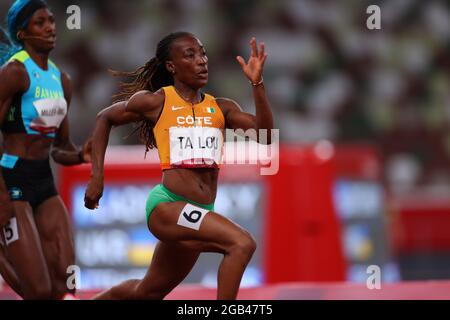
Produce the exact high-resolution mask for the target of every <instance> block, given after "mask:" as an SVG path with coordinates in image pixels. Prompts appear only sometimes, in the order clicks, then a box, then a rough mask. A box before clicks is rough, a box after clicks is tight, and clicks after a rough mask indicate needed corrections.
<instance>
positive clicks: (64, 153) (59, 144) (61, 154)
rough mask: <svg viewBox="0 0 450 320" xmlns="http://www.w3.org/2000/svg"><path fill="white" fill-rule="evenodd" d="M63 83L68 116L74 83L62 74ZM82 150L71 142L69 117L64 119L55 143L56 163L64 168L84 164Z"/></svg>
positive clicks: (52, 152) (53, 156) (54, 157)
mask: <svg viewBox="0 0 450 320" xmlns="http://www.w3.org/2000/svg"><path fill="white" fill-rule="evenodd" d="M61 82H62V86H63V89H64V98H65V99H66V102H67V114H68V113H69V106H70V101H71V99H72V83H71V80H70V78H69V77H68V76H67V75H66V74H65V73H61ZM82 151H83V150H82V149H81V148H79V147H77V146H76V145H75V144H74V143H73V142H72V141H71V140H70V134H69V119H68V115H66V116H65V117H64V120H63V121H62V123H61V125H60V126H59V129H58V131H57V133H56V137H55V141H54V142H53V147H52V151H51V155H52V158H53V160H55V162H56V163H59V164H62V165H64V166H73V165H77V164H80V163H82V162H83V159H82V155H83V154H82Z"/></svg>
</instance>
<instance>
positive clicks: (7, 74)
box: [0, 61, 30, 226]
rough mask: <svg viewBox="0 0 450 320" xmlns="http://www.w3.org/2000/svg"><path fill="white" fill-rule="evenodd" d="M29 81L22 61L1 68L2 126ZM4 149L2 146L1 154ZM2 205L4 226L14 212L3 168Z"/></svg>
mask: <svg viewBox="0 0 450 320" xmlns="http://www.w3.org/2000/svg"><path fill="white" fill-rule="evenodd" d="M29 81H30V80H29V79H28V75H27V72H26V70H25V68H24V66H23V64H21V63H20V62H16V61H13V62H10V63H8V64H6V65H4V66H3V67H2V68H1V69H0V126H1V125H2V124H3V121H4V120H5V118H6V116H7V114H8V112H9V109H10V107H11V103H12V100H13V98H14V96H15V95H16V94H19V93H21V92H25V91H26V90H27V89H28V87H29V85H30V82H29ZM2 151H3V150H2V148H0V155H1V153H2ZM0 207H2V208H4V210H0V226H3V225H4V224H5V223H6V222H7V220H8V219H9V215H10V214H12V207H11V205H10V203H9V194H8V189H7V188H6V185H5V181H4V180H3V176H2V172H1V170H0Z"/></svg>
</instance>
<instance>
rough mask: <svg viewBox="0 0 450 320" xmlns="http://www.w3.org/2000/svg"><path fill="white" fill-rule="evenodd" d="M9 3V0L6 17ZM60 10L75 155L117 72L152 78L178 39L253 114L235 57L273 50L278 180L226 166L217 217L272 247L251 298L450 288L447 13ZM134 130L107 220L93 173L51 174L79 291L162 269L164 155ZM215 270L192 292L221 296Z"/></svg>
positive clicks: (257, 262)
mask: <svg viewBox="0 0 450 320" xmlns="http://www.w3.org/2000/svg"><path fill="white" fill-rule="evenodd" d="M11 3H12V1H11V0H7V1H2V2H1V3H0V13H1V17H5V16H6V12H7V9H8V8H9V5H10V4H11ZM48 3H49V4H50V6H51V8H52V10H53V12H54V13H55V17H56V20H57V32H58V42H57V47H56V49H55V51H54V52H53V54H52V56H51V58H52V59H53V60H54V61H55V62H56V63H57V64H58V65H59V66H60V67H61V68H62V69H63V70H65V71H66V72H68V73H69V74H70V75H71V77H72V80H73V85H74V95H73V99H72V106H71V111H70V115H69V116H70V124H71V135H72V137H73V140H74V141H75V142H77V143H79V144H80V143H82V142H83V141H84V140H85V139H86V138H87V137H88V136H89V135H90V133H91V131H92V128H93V125H94V123H95V116H96V114H97V113H98V112H99V111H100V110H101V109H102V108H104V107H106V106H108V105H109V104H110V103H111V96H112V95H113V94H114V92H116V90H117V85H118V80H117V79H114V78H113V77H111V76H110V75H109V74H108V69H115V70H133V69H135V68H137V67H138V66H141V65H143V64H144V63H145V62H146V61H147V60H148V59H149V58H151V57H152V56H153V53H154V51H155V46H156V43H157V42H158V40H159V39H160V38H162V37H163V36H164V35H166V34H167V33H169V32H172V31H178V30H186V31H190V32H192V33H194V34H196V35H197V36H198V37H199V38H200V39H201V40H202V42H203V43H204V45H205V46H206V49H207V54H208V57H209V69H210V81H209V84H208V86H207V88H206V89H205V91H207V92H210V93H211V94H213V95H215V96H224V97H229V98H232V99H234V100H236V101H238V102H239V103H240V105H241V106H242V107H243V109H244V110H246V111H248V112H252V113H253V112H254V106H253V102H252V95H251V88H250V86H249V85H248V82H247V80H246V79H245V77H244V76H243V74H242V72H241V70H240V68H239V65H238V64H237V62H236V61H235V59H234V57H235V56H236V55H238V54H239V55H243V56H244V57H245V56H247V55H248V53H249V49H248V40H249V39H250V37H251V36H256V38H257V40H259V41H264V42H265V43H266V48H267V51H268V54H269V57H268V60H267V63H266V66H265V73H264V79H265V83H266V88H267V91H268V95H269V98H270V101H271V104H272V109H273V114H274V117H275V124H276V127H277V128H280V137H281V149H280V172H279V174H278V175H276V176H273V177H262V176H260V175H259V174H258V171H257V170H255V168H254V167H253V168H252V167H248V166H243V167H242V168H232V167H229V168H227V169H225V170H224V172H225V173H224V174H223V180H222V181H223V183H222V184H221V187H220V189H219V195H218V205H217V211H219V212H222V213H223V214H225V215H227V216H229V217H230V218H232V219H234V220H235V221H237V222H239V223H241V224H243V225H244V226H245V227H247V228H248V229H249V230H250V231H251V232H252V233H253V234H254V235H255V236H256V237H257V239H258V242H259V244H260V245H259V248H258V251H257V253H256V255H255V257H254V258H253V260H252V263H251V265H250V267H249V269H248V270H247V272H246V274H245V277H244V280H243V286H244V287H245V286H250V287H252V286H262V285H271V284H279V283H286V282H292V283H297V284H298V283H311V282H312V283H317V282H329V281H333V282H334V281H345V282H349V283H360V284H362V285H363V286H364V287H365V283H366V280H367V277H368V276H369V275H368V273H367V267H368V266H369V265H378V266H380V268H381V275H382V281H383V283H389V282H394V283H399V282H400V281H405V280H439V279H440V280H442V279H448V278H449V277H450V236H449V232H448V230H450V219H449V218H450V201H449V200H448V199H449V197H448V196H449V195H450V170H449V166H448V164H449V156H450V135H449V133H450V131H449V129H448V127H449V126H448V123H449V121H450V91H449V90H448V89H449V85H450V72H449V71H450V70H449V68H450V46H449V43H450V42H449V38H450V6H449V4H448V3H447V2H446V1H426V2H425V1H419V0H391V1H375V0H373V1H360V0H355V1H351V0H348V1H347V0H345V1H328V0H321V1H313V0H290V1H289V0H280V1H270V0H265V1H264V0H262V1H256V0H253V1H252V0H215V1H201V0H167V1H166V0H159V1H150V0H149V1H144V0H132V1H123V0H113V1H65V0H63V1H61V0H59V1H53V0H48ZM72 4H76V5H78V6H79V7H80V8H81V30H68V29H67V28H66V19H67V18H68V17H69V14H67V13H66V8H67V7H68V6H69V5H72ZM371 4H376V5H379V6H380V8H381V25H382V29H381V30H368V29H367V27H366V19H367V18H368V16H369V15H368V14H367V13H366V8H367V7H368V6H369V5H371ZM131 130H132V127H131V126H128V127H123V128H118V129H115V130H113V132H112V134H111V138H110V145H115V146H117V147H116V148H112V149H111V153H110V156H109V158H108V159H109V161H110V168H109V169H107V170H110V178H111V180H110V181H109V183H108V181H107V185H106V190H105V196H104V198H103V201H102V208H101V209H100V210H99V211H98V212H96V213H95V214H92V213H91V212H88V211H87V210H84V209H83V207H82V197H83V193H84V185H85V182H86V181H85V180H83V179H85V178H86V177H87V173H88V167H86V166H85V167H81V168H71V169H69V170H65V169H64V170H63V168H61V167H56V166H55V167H54V168H55V172H56V173H57V178H58V181H59V185H60V191H61V193H62V195H63V196H64V197H65V200H66V201H67V203H68V207H69V210H70V211H71V214H72V216H73V219H74V227H75V234H76V245H77V257H78V261H77V263H78V265H79V266H80V267H81V270H82V274H81V287H82V289H86V290H91V289H96V288H103V287H108V286H110V285H112V284H114V283H117V282H118V281H120V280H122V279H125V278H129V277H132V276H139V275H141V274H142V272H143V271H144V270H145V267H146V265H147V264H148V261H149V259H150V257H151V251H152V246H153V245H154V239H153V238H152V237H151V236H150V235H149V234H148V233H147V232H146V229H145V220H144V213H143V206H144V201H145V200H144V199H145V196H146V193H147V190H148V189H149V187H151V186H152V185H153V184H155V183H157V182H158V180H159V173H158V171H157V164H156V160H155V154H151V155H150V156H149V157H148V159H146V160H144V159H143V153H144V147H136V146H134V145H136V144H138V143H139V141H138V139H137V137H135V136H131V137H129V138H126V139H125V136H127V135H128V133H129V132H130V131H131ZM236 170H237V171H236ZM133 172H134V173H133ZM236 172H239V174H237V173H236ZM133 174H134V175H133ZM133 177H134V178H133ZM107 178H108V176H107ZM221 209H222V210H221ZM218 261H219V260H218V257H215V256H214V255H208V254H206V255H203V256H202V258H201V261H199V262H198V264H197V266H196V267H195V269H194V270H193V272H192V274H191V275H190V276H189V277H188V278H187V279H186V280H185V282H184V285H190V284H201V285H202V286H206V287H214V285H215V277H216V275H215V270H216V269H217V264H218ZM3 286H4V285H3ZM419 291H420V290H419ZM444 291H445V294H447V295H450V292H449V291H448V290H444Z"/></svg>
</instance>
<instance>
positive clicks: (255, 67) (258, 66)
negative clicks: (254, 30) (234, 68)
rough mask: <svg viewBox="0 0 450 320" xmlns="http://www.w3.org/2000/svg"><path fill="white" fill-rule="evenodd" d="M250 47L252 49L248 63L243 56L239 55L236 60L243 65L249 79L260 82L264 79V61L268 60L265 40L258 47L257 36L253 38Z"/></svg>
mask: <svg viewBox="0 0 450 320" xmlns="http://www.w3.org/2000/svg"><path fill="white" fill-rule="evenodd" d="M250 47H251V49H252V51H251V54H250V57H249V59H248V61H247V63H246V62H245V60H244V58H242V57H241V56H237V57H236V60H237V61H238V62H239V64H240V65H241V67H242V71H243V72H244V74H245V76H246V77H247V78H248V80H250V82H252V83H259V82H260V81H261V80H262V73H263V68H264V62H265V61H266V58H267V53H266V52H265V48H264V42H261V43H260V44H259V49H258V45H257V43H256V38H255V37H253V38H251V40H250Z"/></svg>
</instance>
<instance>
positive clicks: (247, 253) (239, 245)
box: [228, 231, 257, 260]
mask: <svg viewBox="0 0 450 320" xmlns="http://www.w3.org/2000/svg"><path fill="white" fill-rule="evenodd" d="M256 246H257V245H256V241H255V239H254V238H253V237H252V235H251V234H250V233H248V232H246V231H244V232H242V233H241V234H240V235H239V236H237V237H235V238H234V241H233V244H232V245H231V246H230V248H229V250H228V251H229V252H228V253H229V254H234V255H239V256H242V257H244V258H247V259H248V260H250V258H251V257H252V256H253V253H254V252H255V250H256Z"/></svg>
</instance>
